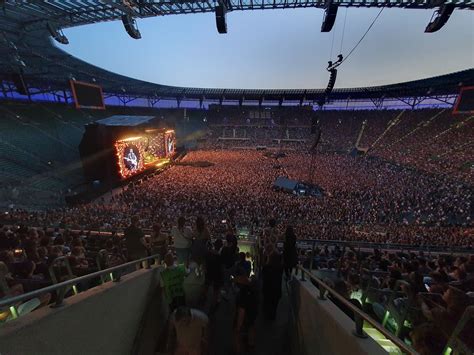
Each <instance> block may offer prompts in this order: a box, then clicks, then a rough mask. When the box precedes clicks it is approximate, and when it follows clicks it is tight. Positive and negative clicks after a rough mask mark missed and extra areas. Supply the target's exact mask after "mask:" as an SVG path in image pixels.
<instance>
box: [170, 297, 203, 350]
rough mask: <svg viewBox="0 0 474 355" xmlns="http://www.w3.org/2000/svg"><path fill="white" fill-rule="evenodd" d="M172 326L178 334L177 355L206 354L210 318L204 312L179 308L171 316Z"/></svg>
mask: <svg viewBox="0 0 474 355" xmlns="http://www.w3.org/2000/svg"><path fill="white" fill-rule="evenodd" d="M170 325H171V327H172V329H173V330H174V332H175V334H176V351H175V352H174V354H175V355H202V354H206V352H207V349H208V325H209V318H208V317H207V316H206V314H205V313H204V312H201V311H199V310H197V309H192V308H189V307H186V306H183V307H179V308H178V309H176V310H175V311H174V312H173V313H172V314H171V318H170Z"/></svg>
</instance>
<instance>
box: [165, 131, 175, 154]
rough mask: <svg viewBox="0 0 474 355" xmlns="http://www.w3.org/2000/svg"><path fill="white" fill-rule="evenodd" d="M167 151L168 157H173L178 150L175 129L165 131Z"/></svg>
mask: <svg viewBox="0 0 474 355" xmlns="http://www.w3.org/2000/svg"><path fill="white" fill-rule="evenodd" d="M165 151H166V157H168V158H169V157H172V156H173V155H174V153H175V152H176V134H175V133H174V131H173V130H168V131H166V132H165Z"/></svg>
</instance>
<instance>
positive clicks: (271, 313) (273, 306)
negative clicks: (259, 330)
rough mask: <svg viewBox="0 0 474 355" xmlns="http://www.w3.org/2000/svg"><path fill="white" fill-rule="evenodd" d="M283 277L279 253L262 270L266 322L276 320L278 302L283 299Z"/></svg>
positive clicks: (273, 255)
mask: <svg viewBox="0 0 474 355" xmlns="http://www.w3.org/2000/svg"><path fill="white" fill-rule="evenodd" d="M282 277H283V267H282V265H281V256H280V254H278V253H273V254H272V255H271V256H270V259H269V262H268V263H267V264H266V265H265V266H264V267H263V269H262V278H263V289H262V291H263V313H264V315H265V319H266V320H269V321H274V320H275V316H276V310H277V307H278V302H279V301H280V298H281V279H282Z"/></svg>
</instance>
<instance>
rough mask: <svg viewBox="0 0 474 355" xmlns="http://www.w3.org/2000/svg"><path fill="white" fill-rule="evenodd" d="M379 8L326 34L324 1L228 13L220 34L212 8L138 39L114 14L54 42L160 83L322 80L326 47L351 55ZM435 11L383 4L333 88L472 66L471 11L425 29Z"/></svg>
mask: <svg viewBox="0 0 474 355" xmlns="http://www.w3.org/2000/svg"><path fill="white" fill-rule="evenodd" d="M379 11H380V10H379V9H366V8H349V9H345V8H340V9H339V13H338V16H337V21H336V24H335V27H334V28H333V31H332V32H330V33H321V32H320V28H321V23H322V19H323V10H321V9H315V8H306V9H291V10H290V9H285V10H264V11H262V10H255V11H240V12H237V11H236V12H231V13H228V15H227V27H228V33H227V34H218V33H217V29H216V26H215V17H214V14H213V13H208V14H190V15H170V16H162V17H154V18H148V19H138V20H137V22H138V28H139V30H140V32H141V35H142V39H139V40H135V39H132V38H131V37H129V36H128V34H127V33H126V32H125V30H124V28H123V25H122V22H121V21H114V22H107V23H99V24H93V25H86V26H81V27H74V28H71V29H65V30H64V33H65V34H66V36H67V37H68V38H69V42H70V44H69V45H67V46H64V45H58V46H59V47H60V48H61V49H63V50H66V51H67V52H69V53H70V54H72V55H74V56H77V57H79V58H81V59H83V60H85V61H87V62H89V63H91V64H94V65H96V66H99V67H101V68H104V69H107V70H110V71H112V72H116V73H119V74H122V75H127V76H130V77H133V78H136V79H141V80H146V81H149V82H153V83H158V84H165V85H173V86H187V87H207V88H245V89H257V88H262V89H269V88H275V89H299V88H303V89H309V88H325V87H326V85H327V82H328V78H329V75H328V72H327V71H326V70H325V68H326V66H327V61H328V60H329V59H330V57H331V47H332V57H331V58H333V59H335V58H336V56H337V54H339V53H340V52H341V46H342V54H344V55H345V54H347V53H348V52H349V51H350V50H351V49H352V48H353V47H354V45H355V44H356V43H357V41H358V40H359V39H360V38H361V37H362V35H363V34H364V32H365V31H366V30H367V28H368V27H369V25H370V23H371V22H372V21H373V19H374V18H375V16H376V15H377V13H378V12H379ZM432 13H433V10H414V9H407V10H405V9H395V8H391V9H389V8H387V9H384V11H383V12H382V14H381V15H380V17H379V18H378V20H377V22H376V23H375V25H374V27H373V28H372V29H371V31H370V32H369V33H368V35H367V36H366V37H365V39H364V40H363V42H362V43H361V44H360V45H359V47H358V48H357V49H356V50H355V51H354V53H353V54H352V55H351V57H349V59H348V60H347V61H346V62H344V63H343V65H341V66H340V68H339V72H338V77H337V81H336V86H335V87H336V88H338V87H339V88H342V87H344V88H348V87H361V86H372V85H385V84H392V83H397V82H403V81H409V80H415V79H421V78H427V77H431V76H435V75H441V74H447V73H451V72H455V71H459V70H463V69H468V68H473V67H474V11H468V10H456V11H454V13H453V15H452V16H451V18H450V20H449V21H448V23H447V24H446V25H445V26H444V27H443V28H442V29H441V30H440V31H438V32H436V33H432V34H429V33H424V29H425V27H426V25H427V24H428V23H429V21H430V18H431V16H432ZM344 23H345V29H344ZM343 29H344V30H343ZM343 34H344V35H343Z"/></svg>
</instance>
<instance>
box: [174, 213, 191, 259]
mask: <svg viewBox="0 0 474 355" xmlns="http://www.w3.org/2000/svg"><path fill="white" fill-rule="evenodd" d="M185 223H186V219H185V218H184V217H183V216H180V217H179V218H178V224H177V225H176V226H174V227H173V228H171V236H172V237H173V241H174V248H175V250H176V257H177V258H178V263H179V264H185V265H186V266H187V265H188V263H189V252H190V250H191V242H192V236H191V230H190V229H189V228H188V227H186V226H185Z"/></svg>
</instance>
